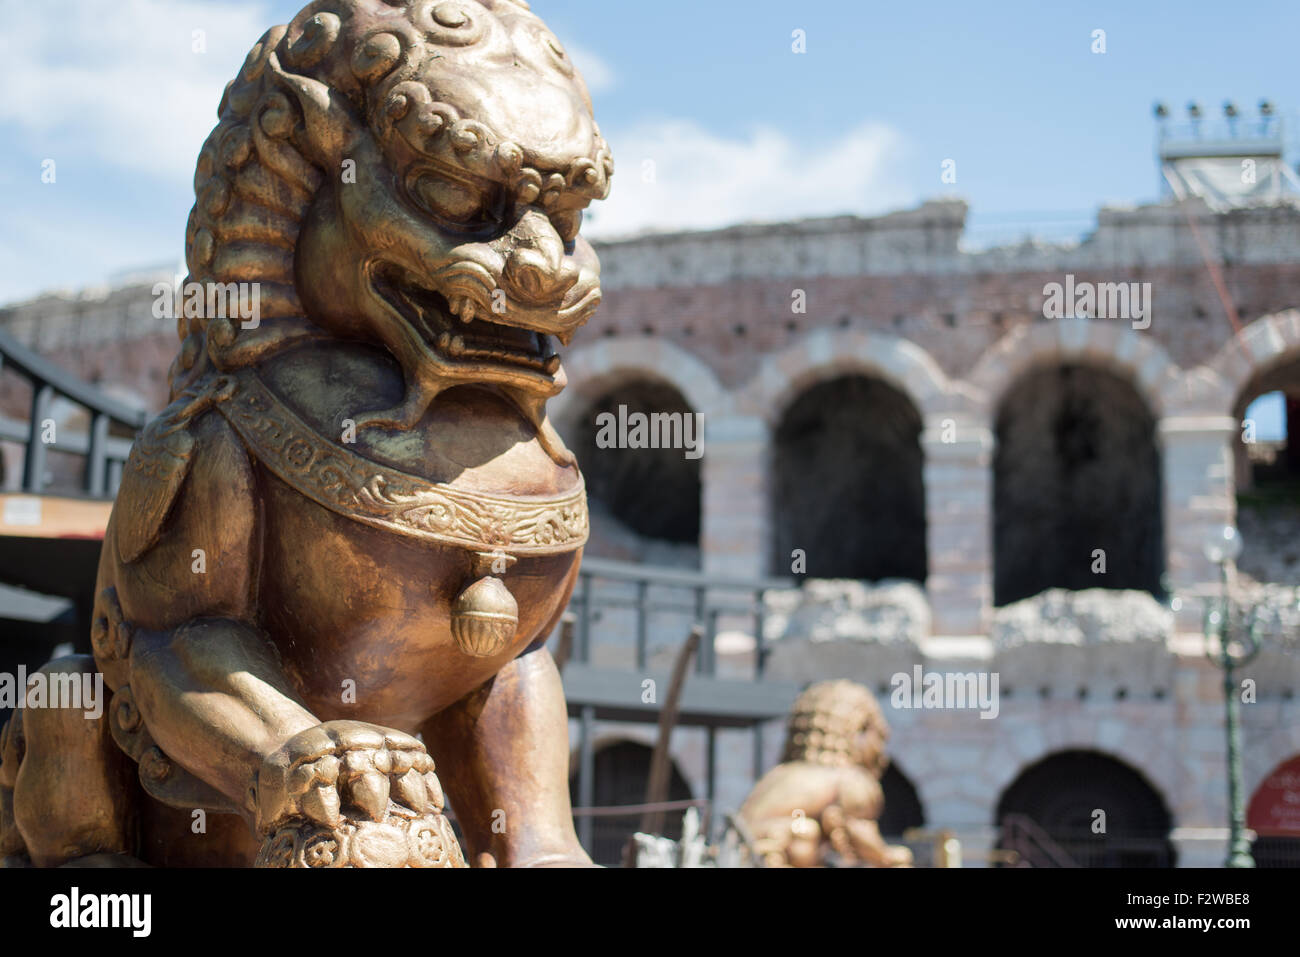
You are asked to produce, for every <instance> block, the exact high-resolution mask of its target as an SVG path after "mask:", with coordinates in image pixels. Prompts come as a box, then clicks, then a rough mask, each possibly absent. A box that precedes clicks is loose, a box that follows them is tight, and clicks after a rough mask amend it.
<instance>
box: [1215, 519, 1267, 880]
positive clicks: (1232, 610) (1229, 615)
mask: <svg viewBox="0 0 1300 957" xmlns="http://www.w3.org/2000/svg"><path fill="white" fill-rule="evenodd" d="M1240 554H1241V535H1240V534H1238V532H1237V530H1236V529H1235V528H1233V527H1232V526H1231V525H1226V526H1224V527H1223V528H1222V529H1221V530H1220V531H1218V532H1216V533H1215V535H1214V536H1213V537H1212V538H1211V539H1210V540H1209V541H1208V542H1206V544H1205V557H1206V558H1208V559H1209V560H1210V561H1212V562H1214V563H1215V564H1216V565H1218V566H1219V574H1220V579H1219V580H1220V586H1221V587H1220V593H1219V597H1218V598H1217V599H1214V598H1210V599H1207V601H1206V611H1205V629H1204V630H1205V641H1206V646H1205V654H1206V656H1207V657H1208V658H1209V659H1210V660H1211V661H1213V662H1214V663H1215V664H1216V665H1218V666H1219V668H1221V669H1222V670H1223V699H1224V704H1225V705H1226V707H1227V721H1226V724H1227V729H1228V859H1227V861H1226V862H1225V864H1224V866H1225V867H1254V866H1255V858H1254V857H1252V856H1251V853H1250V842H1249V841H1247V840H1246V808H1245V803H1244V800H1243V797H1242V793H1241V792H1242V787H1241V725H1240V709H1241V699H1240V697H1239V696H1238V691H1237V681H1236V677H1235V672H1236V670H1237V669H1238V668H1241V667H1243V666H1245V665H1247V664H1249V663H1250V662H1251V661H1252V660H1254V658H1255V656H1256V655H1258V654H1259V648H1260V638H1259V631H1260V617H1259V609H1258V607H1252V608H1250V609H1249V610H1246V609H1241V608H1236V607H1234V606H1233V603H1232V596H1231V594H1230V592H1229V587H1228V585H1229V582H1228V566H1229V564H1233V565H1235V564H1236V561H1237V557H1238V556H1239V555H1240ZM1216 639H1217V641H1216Z"/></svg>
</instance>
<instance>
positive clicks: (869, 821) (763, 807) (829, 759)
mask: <svg viewBox="0 0 1300 957" xmlns="http://www.w3.org/2000/svg"><path fill="white" fill-rule="evenodd" d="M888 739H889V726H888V725H887V724H886V723H885V717H884V714H883V713H882V712H881V710H880V705H879V704H878V703H877V702H876V699H875V697H874V696H873V695H872V694H871V692H870V691H868V690H867V689H866V688H864V687H862V686H861V685H858V684H854V683H853V682H852V681H823V682H820V683H818V684H814V685H812V686H811V687H809V688H808V689H807V690H806V691H804V692H803V693H802V694H801V695H799V697H798V699H797V700H796V701H795V704H794V709H793V710H792V711H791V714H790V721H789V727H788V729H787V734H786V740H785V752H784V755H783V756H782V758H781V763H780V764H778V765H777V766H776V767H774V768H773V769H772V770H771V771H768V772H767V774H765V775H764V776H763V777H762V779H761V780H759V782H758V783H757V784H756V785H754V790H753V791H751V792H750V794H749V797H748V798H746V800H745V803H744V804H743V805H742V806H741V808H740V817H741V818H742V819H743V820H744V821H745V823H746V824H747V825H748V827H749V830H750V833H751V834H752V835H753V838H754V842H755V844H756V846H757V850H758V853H759V854H761V855H762V857H763V862H764V864H766V865H767V866H768V867H821V866H824V865H825V864H826V862H827V860H828V859H829V858H830V857H831V856H832V855H834V857H835V858H836V863H837V864H839V865H841V866H844V865H847V866H853V865H857V866H868V867H907V866H909V865H910V864H911V863H912V853H911V851H909V850H908V849H907V848H905V847H896V846H893V845H889V844H886V843H885V841H884V838H882V837H881V835H880V829H879V827H878V826H877V824H876V820H877V818H879V817H880V812H881V810H882V809H883V807H884V794H883V793H882V791H881V789H880V775H881V774H883V773H884V771H885V768H886V767H887V766H888V764H889V759H888V757H887V756H886V754H885V742H886V741H887V740H888Z"/></svg>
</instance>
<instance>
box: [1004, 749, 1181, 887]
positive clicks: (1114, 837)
mask: <svg viewBox="0 0 1300 957" xmlns="http://www.w3.org/2000/svg"><path fill="white" fill-rule="evenodd" d="M994 823H995V824H997V826H998V828H999V829H1000V831H1001V834H1000V837H999V841H998V846H999V847H1000V848H1002V849H1004V850H1011V851H1015V852H1016V853H1017V856H1018V858H1019V861H1020V862H1021V863H1022V864H1026V863H1027V864H1029V865H1030V866H1035V867H1060V866H1073V865H1077V866H1080V867H1172V866H1173V864H1174V849H1173V845H1172V844H1171V843H1170V842H1169V830H1170V828H1171V827H1172V825H1173V819H1172V817H1171V815H1170V813H1169V809H1168V808H1167V807H1166V806H1165V802H1164V799H1163V798H1162V797H1161V796H1160V794H1159V792H1158V791H1156V790H1155V789H1154V788H1153V787H1152V786H1151V785H1150V784H1149V783H1147V780H1146V779H1145V778H1144V777H1143V776H1142V775H1141V774H1139V773H1138V772H1137V771H1135V770H1133V768H1131V767H1129V766H1128V765H1127V764H1124V763H1122V762H1120V761H1117V760H1115V759H1114V758H1111V757H1108V756H1107V755H1104V754H1100V753H1098V752H1095V751H1062V752H1059V753H1057V754H1053V755H1049V756H1048V757H1046V758H1044V759H1043V760H1041V761H1039V762H1038V763H1037V764H1035V765H1033V766H1031V767H1029V768H1027V769H1025V770H1024V771H1023V772H1021V774H1020V776H1019V777H1017V778H1016V779H1015V781H1013V782H1012V783H1011V785H1010V787H1008V788H1007V789H1006V790H1005V791H1004V792H1003V793H1002V797H1001V798H1000V799H999V801H998V808H997V819H996V821H995V822H994Z"/></svg>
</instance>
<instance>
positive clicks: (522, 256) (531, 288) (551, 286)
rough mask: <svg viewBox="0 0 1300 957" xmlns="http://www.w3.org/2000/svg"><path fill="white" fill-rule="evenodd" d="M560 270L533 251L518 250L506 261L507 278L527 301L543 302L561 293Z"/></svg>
mask: <svg viewBox="0 0 1300 957" xmlns="http://www.w3.org/2000/svg"><path fill="white" fill-rule="evenodd" d="M558 274H559V269H558V264H557V266H552V265H551V264H550V263H548V262H547V261H546V259H545V258H544V257H543V256H542V255H541V253H539V252H537V251H536V250H533V249H516V250H515V251H514V252H512V253H511V254H510V258H509V259H508V260H507V261H506V278H507V279H508V280H509V282H510V284H511V285H513V286H514V287H515V288H516V289H518V290H519V292H520V293H521V294H522V295H523V296H524V297H525V298H527V299H531V300H533V301H536V302H541V301H543V300H546V299H550V298H552V297H554V296H555V295H556V294H557V292H559V275H558Z"/></svg>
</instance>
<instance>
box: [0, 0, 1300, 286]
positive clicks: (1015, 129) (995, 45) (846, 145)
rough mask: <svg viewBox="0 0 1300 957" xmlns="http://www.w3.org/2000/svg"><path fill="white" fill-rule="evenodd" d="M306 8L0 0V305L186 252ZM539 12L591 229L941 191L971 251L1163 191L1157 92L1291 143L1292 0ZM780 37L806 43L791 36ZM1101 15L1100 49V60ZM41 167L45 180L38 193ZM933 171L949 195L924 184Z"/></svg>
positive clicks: (868, 203)
mask: <svg viewBox="0 0 1300 957" xmlns="http://www.w3.org/2000/svg"><path fill="white" fill-rule="evenodd" d="M299 6H300V4H299V3H298V2H297V0H292V2H283V0H70V2H69V3H67V4H66V5H58V6H55V5H51V4H15V5H11V7H10V9H9V10H7V12H6V17H7V18H8V19H9V21H10V22H9V23H8V24H7V26H6V30H5V32H4V36H3V38H0V89H4V91H5V92H4V94H3V97H0V190H2V191H3V195H4V199H5V201H4V203H3V206H2V208H3V213H2V214H0V215H3V217H4V229H3V230H2V231H0V302H8V301H12V300H15V299H19V298H24V297H26V296H30V295H32V294H35V293H36V292H38V291H41V290H45V289H49V288H54V287H64V288H67V287H77V286H82V285H86V284H88V283H94V282H98V281H102V280H104V279H106V278H108V277H109V276H111V275H113V274H115V273H120V272H122V271H125V270H129V269H132V268H134V267H146V266H156V265H159V264H162V263H167V262H175V261H178V260H179V257H180V254H181V251H182V245H183V236H184V225H185V218H186V215H187V213H188V211H189V207H190V205H191V203H192V202H193V194H192V188H191V176H192V171H193V163H194V159H195V156H196V154H197V151H198V148H199V146H200V144H201V143H202V140H203V137H204V136H205V135H206V132H207V130H208V129H210V127H211V126H212V124H213V122H214V120H215V117H214V114H215V109H216V104H217V101H218V99H219V97H220V94H221V88H222V86H223V85H224V83H225V81H226V80H228V79H229V78H230V77H231V76H232V75H233V74H234V72H235V71H236V70H237V69H238V67H239V64H240V63H241V62H242V61H243V58H244V55H245V53H246V51H247V49H248V47H249V46H251V44H252V43H253V42H254V41H255V40H256V39H257V37H258V36H259V35H260V33H261V32H262V30H263V29H264V28H265V27H266V26H268V25H269V24H271V23H277V22H285V21H287V20H288V19H289V18H291V17H292V15H293V14H294V13H295V12H296V11H297V9H298V7H299ZM533 8H534V10H535V11H537V12H538V13H540V14H541V15H542V16H543V17H544V18H546V20H547V22H548V23H549V24H550V25H551V26H552V28H553V29H554V30H555V31H556V33H557V34H558V35H559V37H560V38H561V40H562V41H564V42H565V43H566V44H567V45H568V46H569V47H570V48H571V50H572V52H573V53H574V55H575V59H577V60H578V61H579V63H580V64H582V65H584V66H585V72H586V73H587V74H588V78H589V81H590V82H591V86H592V87H593V91H594V97H595V101H596V109H597V117H598V119H599V120H600V122H601V125H602V128H603V129H604V131H605V133H606V136H607V138H608V139H609V140H610V141H611V143H612V144H613V146H614V150H615V155H616V157H617V159H618V162H619V169H620V174H621V175H620V176H616V177H615V185H614V195H613V197H612V198H611V200H610V201H609V202H608V203H607V204H604V206H603V207H602V208H600V209H599V210H597V211H596V213H595V215H594V216H593V217H592V218H591V220H590V222H589V227H590V231H591V232H592V233H593V234H594V235H606V236H609V235H620V234H627V233H630V232H635V231H639V230H642V229H647V228H655V229H671V228H686V227H707V226H718V225H724V224H727V223H731V222H737V221H746V220H769V221H770V220H774V219H782V218H791V217H797V216H802V215H830V214H836V213H859V214H875V213H880V212H884V211H887V210H889V209H897V208H901V207H906V206H910V205H913V204H915V203H917V202H920V201H921V200H923V199H925V198H929V197H934V196H944V195H958V196H962V197H964V198H966V199H967V200H968V201H969V202H970V203H971V207H972V213H971V232H970V236H971V239H972V241H974V242H976V243H979V244H984V243H987V242H991V241H999V240H1007V241H1010V240H1013V239H1018V238H1020V237H1021V236H1023V235H1024V234H1026V233H1034V234H1037V235H1046V236H1050V237H1056V238H1060V237H1065V236H1077V235H1079V234H1080V233H1082V232H1085V231H1086V230H1087V229H1088V228H1089V227H1090V225H1091V223H1092V221H1093V217H1094V215H1095V211H1096V208H1097V207H1098V206H1099V205H1101V204H1103V203H1135V202H1141V201H1146V200H1150V199H1152V198H1154V197H1155V196H1156V194H1157V190H1158V180H1157V172H1156V166H1155V163H1154V160H1153V157H1152V150H1153V140H1154V125H1153V121H1152V119H1151V106H1152V104H1153V102H1155V101H1156V100H1165V101H1168V102H1169V103H1170V104H1171V105H1172V106H1175V107H1176V108H1177V110H1178V111H1179V112H1181V111H1182V108H1183V105H1184V104H1185V103H1186V102H1187V101H1188V100H1189V99H1198V100H1200V101H1201V102H1202V103H1203V104H1205V105H1206V106H1207V107H1208V108H1210V109H1212V110H1213V111H1215V112H1217V111H1218V110H1219V108H1220V105H1221V103H1222V102H1223V100H1225V99H1229V98H1230V99H1234V100H1236V101H1237V102H1238V103H1240V104H1241V105H1243V106H1246V107H1249V108H1251V109H1253V107H1254V104H1255V103H1256V102H1257V101H1258V100H1259V99H1260V97H1264V96H1266V97H1269V98H1271V99H1272V100H1273V101H1274V102H1276V103H1277V104H1279V106H1280V107H1281V109H1282V110H1283V113H1284V116H1285V117H1286V118H1287V119H1290V120H1291V128H1292V130H1293V132H1300V115H1298V114H1297V107H1300V85H1298V84H1297V83H1296V75H1297V74H1296V67H1295V56H1296V54H1295V43H1296V37H1297V36H1300V4H1295V3H1283V2H1278V0H1270V2H1262V3H1253V4H1245V5H1224V4H1222V3H1209V2H1182V3H1177V4H1175V3H1156V2H1137V0H1128V2H1123V3H1117V2H1090V3H1087V4H1081V3H1057V2H1042V0H1040V2H1035V3H1028V2H999V3H997V4H974V3H969V2H966V3H956V2H943V0H940V2H928V3H892V4H886V3H875V2H862V0H859V2H847V0H845V2H841V0H814V2H810V3H805V4H791V3H788V2H778V0H745V2H741V0H725V2H724V0H712V2H710V0H701V2H684V3H675V4H663V3H634V2H620V3H610V2H608V0H535V2H534V3H533ZM56 11H57V12H56ZM796 29H798V30H803V31H804V32H805V35H806V46H807V52H806V53H804V54H795V53H793V52H792V50H791V44H792V39H791V34H792V31H794V30H796ZM1096 29H1103V30H1105V31H1106V52H1105V53H1104V54H1095V53H1093V52H1091V46H1092V43H1093V40H1092V31H1093V30H1096ZM194 30H203V31H204V44H205V49H204V50H203V52H199V53H196V52H194V50H193V31H194ZM46 159H53V160H54V161H55V164H56V166H55V170H56V181H55V182H54V183H53V184H45V183H42V182H41V171H42V165H41V164H42V162H43V161H44V160H46ZM945 159H952V160H955V162H956V172H957V182H956V183H955V184H945V183H943V182H941V180H940V173H941V164H942V163H943V161H944V160H945ZM1293 159H1294V157H1293ZM647 162H650V163H653V164H654V169H655V177H654V182H653V183H646V182H644V181H643V180H644V177H643V176H642V172H643V171H644V170H645V169H646V168H647Z"/></svg>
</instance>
